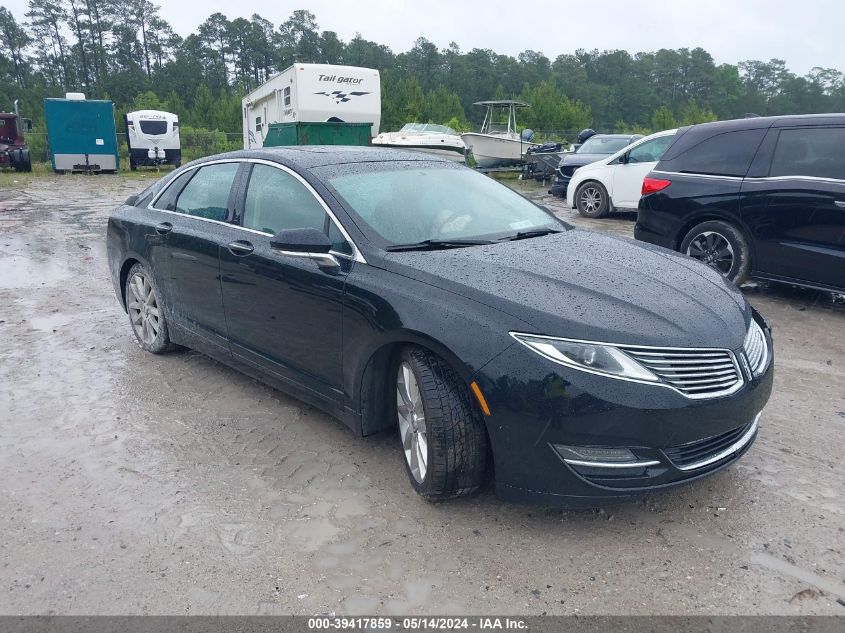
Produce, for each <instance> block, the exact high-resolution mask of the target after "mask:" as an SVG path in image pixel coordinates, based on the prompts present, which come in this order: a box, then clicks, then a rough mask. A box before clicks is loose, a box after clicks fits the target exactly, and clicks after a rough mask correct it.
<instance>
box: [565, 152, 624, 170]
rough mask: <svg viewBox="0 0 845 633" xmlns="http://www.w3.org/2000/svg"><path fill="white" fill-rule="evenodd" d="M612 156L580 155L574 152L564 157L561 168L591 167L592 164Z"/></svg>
mask: <svg viewBox="0 0 845 633" xmlns="http://www.w3.org/2000/svg"><path fill="white" fill-rule="evenodd" d="M610 156H611V155H610V154H579V153H578V152H574V153H572V154H566V155H565V156H562V157H561V159H560V166H561V167H563V166H564V165H568V166H572V165H574V166H576V167H580V166H581V165H589V164H590V163H594V162H596V161H597V160H602V159H604V158H609V157H610Z"/></svg>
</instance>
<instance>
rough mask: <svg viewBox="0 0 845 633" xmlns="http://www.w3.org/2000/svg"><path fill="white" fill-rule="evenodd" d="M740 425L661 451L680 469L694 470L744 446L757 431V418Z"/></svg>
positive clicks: (729, 455) (731, 453)
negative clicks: (725, 431) (724, 431)
mask: <svg viewBox="0 0 845 633" xmlns="http://www.w3.org/2000/svg"><path fill="white" fill-rule="evenodd" d="M759 417H760V416H759V415H758V416H757V417H756V418H755V419H754V421H753V422H750V423H749V424H746V425H744V426H741V427H739V428H737V429H734V430H732V431H728V432H727V433H722V434H721V435H715V436H713V437H708V438H706V439H703V440H698V441H696V442H690V443H689V444H683V445H682V446H673V447H671V448H664V449H663V453H664V454H665V455H666V457H668V458H669V459H670V460H671V462H672V463H673V464H674V465H675V467H676V468H679V469H681V470H695V469H696V468H701V467H703V466H708V465H710V464H715V463H717V462H719V461H721V460H723V459H725V458H727V457H731V456H733V455H734V454H735V453H736V452H737V451H739V450H741V449H742V448H744V447H745V445H746V444H747V443H748V440H750V439H751V438H752V437H753V435H754V433H756V431H757V420H758V419H759Z"/></svg>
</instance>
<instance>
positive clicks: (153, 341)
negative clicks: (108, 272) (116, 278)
mask: <svg viewBox="0 0 845 633" xmlns="http://www.w3.org/2000/svg"><path fill="white" fill-rule="evenodd" d="M150 293H151V294H152V298H150ZM124 298H125V301H126V312H127V314H128V315H129V326H130V327H131V328H132V333H133V334H134V335H135V340H136V341H137V342H138V345H140V346H141V349H143V350H144V351H146V352H150V353H151V354H161V353H164V352H169V351H171V350H173V349H175V348H176V345H174V344H173V343H171V342H170V332H169V331H168V329H167V318H166V317H165V310H164V304H163V302H162V300H161V294H160V293H159V292H158V288H156V285H155V281H154V280H153V277H152V275H150V272H149V271H148V270H147V268H146V266H144V265H143V264H135V265H134V266H132V268H130V269H129V273H128V274H127V275H126V284H125V288H124ZM151 317H155V319H154V321H153V319H152V318H151ZM145 319H146V320H147V321H148V325H146V326H145V325H144V324H143V321H144V320H145Z"/></svg>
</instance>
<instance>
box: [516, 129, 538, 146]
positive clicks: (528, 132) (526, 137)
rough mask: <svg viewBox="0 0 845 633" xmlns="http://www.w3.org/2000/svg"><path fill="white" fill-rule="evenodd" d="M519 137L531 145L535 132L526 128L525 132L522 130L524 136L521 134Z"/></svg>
mask: <svg viewBox="0 0 845 633" xmlns="http://www.w3.org/2000/svg"><path fill="white" fill-rule="evenodd" d="M519 137H520V138H521V139H522V140H523V141H525V142H526V143H530V142H531V139H533V138H534V130H529V129H528V128H525V129H524V130H522V134H520V135H519Z"/></svg>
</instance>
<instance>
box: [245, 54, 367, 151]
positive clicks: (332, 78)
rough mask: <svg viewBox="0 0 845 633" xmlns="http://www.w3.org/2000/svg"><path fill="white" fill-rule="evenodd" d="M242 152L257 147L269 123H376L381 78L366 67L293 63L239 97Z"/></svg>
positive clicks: (260, 144)
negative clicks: (241, 97) (241, 117)
mask: <svg viewBox="0 0 845 633" xmlns="http://www.w3.org/2000/svg"><path fill="white" fill-rule="evenodd" d="M242 105H243V131H244V149H249V148H251V147H263V146H264V139H265V137H266V135H267V132H268V126H269V125H270V124H271V123H297V122H305V123H319V122H323V121H335V122H345V123H372V125H373V127H372V130H371V136H375V135H376V134H378V129H379V123H380V122H381V80H380V78H379V72H378V71H377V70H373V69H372V68H358V67H356V66H332V65H328V64H294V65H293V66H291V67H290V68H288V69H287V70H285V71H283V72H281V73H279V74H278V75H276V76H274V77H272V78H271V79H269V80H268V81H267V82H265V83H264V84H262V85H261V86H259V87H258V88H256V89H255V90H253V91H252V92H250V93H249V94H248V95H247V96H246V97H244V99H243V103H242Z"/></svg>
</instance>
